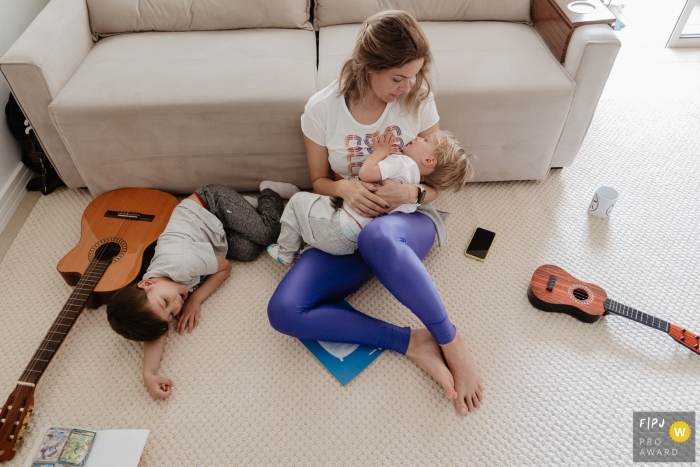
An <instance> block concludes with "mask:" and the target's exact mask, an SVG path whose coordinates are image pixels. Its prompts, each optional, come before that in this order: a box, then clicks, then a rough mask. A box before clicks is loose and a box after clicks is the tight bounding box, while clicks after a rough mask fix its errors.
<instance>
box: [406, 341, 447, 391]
mask: <svg viewBox="0 0 700 467" xmlns="http://www.w3.org/2000/svg"><path fill="white" fill-rule="evenodd" d="M406 356H407V357H408V358H410V359H411V361H412V362H413V363H415V364H416V365H418V367H419V368H420V369H421V370H423V371H425V372H426V373H428V374H429V375H430V376H431V377H432V378H433V379H434V380H435V381H437V382H438V383H440V386H442V388H443V389H444V390H445V396H446V397H447V398H448V399H454V398H455V397H457V391H455V382H454V378H452V373H450V370H449V369H447V366H446V365H445V361H444V360H443V359H442V352H441V351H440V346H439V345H438V343H437V342H435V338H434V337H433V335H432V334H430V331H428V330H427V329H426V328H421V329H411V340H410V341H409V343H408V350H407V351H406Z"/></svg>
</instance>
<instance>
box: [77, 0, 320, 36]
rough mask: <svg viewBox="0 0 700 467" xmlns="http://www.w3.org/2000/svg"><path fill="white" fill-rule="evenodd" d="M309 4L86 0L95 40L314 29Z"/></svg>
mask: <svg viewBox="0 0 700 467" xmlns="http://www.w3.org/2000/svg"><path fill="white" fill-rule="evenodd" d="M309 4H310V0H87V5H88V11H89V14H90V27H91V28H92V34H93V37H94V38H95V39H97V38H98V37H100V36H110V35H113V34H121V33H128V32H143V31H213V30H226V29H244V28H301V29H311V25H310V23H309V9H310V6H309Z"/></svg>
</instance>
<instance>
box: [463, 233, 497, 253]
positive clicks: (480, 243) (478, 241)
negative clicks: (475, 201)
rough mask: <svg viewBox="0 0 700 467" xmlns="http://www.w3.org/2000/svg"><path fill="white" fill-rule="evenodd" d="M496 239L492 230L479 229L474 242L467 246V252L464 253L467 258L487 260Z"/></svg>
mask: <svg viewBox="0 0 700 467" xmlns="http://www.w3.org/2000/svg"><path fill="white" fill-rule="evenodd" d="M495 238H496V234H495V233H493V232H491V231H490V230H486V229H482V228H481V227H477V228H476V231H475V232H474V235H473V236H472V240H471V241H470V242H469V245H467V250H466V251H465V252H464V254H465V255H467V256H472V257H474V258H476V259H480V260H485V259H486V255H488V253H489V248H491V244H492V243H493V240H494V239H495Z"/></svg>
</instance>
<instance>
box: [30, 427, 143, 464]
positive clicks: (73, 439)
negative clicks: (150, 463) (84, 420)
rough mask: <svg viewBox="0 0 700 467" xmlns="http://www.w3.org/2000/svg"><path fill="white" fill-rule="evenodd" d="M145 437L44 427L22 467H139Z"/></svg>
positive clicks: (140, 433) (130, 432) (133, 432)
mask: <svg viewBox="0 0 700 467" xmlns="http://www.w3.org/2000/svg"><path fill="white" fill-rule="evenodd" d="M148 433H149V430H101V431H90V430H84V429H82V428H72V427H66V426H49V427H45V428H44V429H42V430H41V431H40V432H39V436H38V437H37V440H36V443H34V447H33V448H32V450H31V452H30V453H29V456H28V457H27V460H26V461H25V462H24V466H23V467H138V465H139V460H140V459H141V453H142V452H143V447H144V445H145V444H146V438H147V437H148Z"/></svg>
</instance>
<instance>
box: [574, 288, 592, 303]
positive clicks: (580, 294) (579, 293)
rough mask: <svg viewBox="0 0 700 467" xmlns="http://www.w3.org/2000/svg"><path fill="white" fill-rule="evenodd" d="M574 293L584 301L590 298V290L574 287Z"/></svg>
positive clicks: (578, 298)
mask: <svg viewBox="0 0 700 467" xmlns="http://www.w3.org/2000/svg"><path fill="white" fill-rule="evenodd" d="M572 293H573V294H574V297H576V299H577V300H581V301H582V302H585V301H586V300H588V292H586V291H585V290H583V289H574V291H573V292H572Z"/></svg>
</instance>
